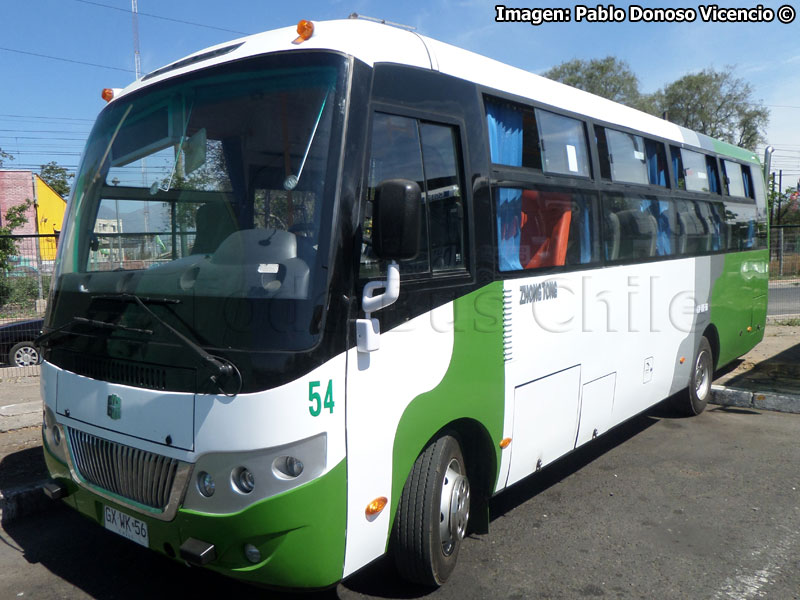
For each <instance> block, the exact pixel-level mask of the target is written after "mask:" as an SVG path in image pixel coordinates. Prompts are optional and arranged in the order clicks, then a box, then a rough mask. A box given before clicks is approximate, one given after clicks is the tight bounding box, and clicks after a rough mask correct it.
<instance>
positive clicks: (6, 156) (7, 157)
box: [0, 148, 14, 167]
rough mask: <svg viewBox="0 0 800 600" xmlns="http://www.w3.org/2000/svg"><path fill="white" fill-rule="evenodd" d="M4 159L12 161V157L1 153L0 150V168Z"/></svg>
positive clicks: (0, 150)
mask: <svg viewBox="0 0 800 600" xmlns="http://www.w3.org/2000/svg"><path fill="white" fill-rule="evenodd" d="M6 159H8V160H14V157H13V156H11V155H10V154H8V153H6V152H3V149H2V148H0V167H2V166H3V161H4V160H6Z"/></svg>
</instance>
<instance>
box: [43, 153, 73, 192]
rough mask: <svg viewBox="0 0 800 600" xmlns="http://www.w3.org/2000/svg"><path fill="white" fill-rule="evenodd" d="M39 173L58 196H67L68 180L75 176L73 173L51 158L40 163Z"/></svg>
mask: <svg viewBox="0 0 800 600" xmlns="http://www.w3.org/2000/svg"><path fill="white" fill-rule="evenodd" d="M39 175H40V176H41V178H42V179H43V180H44V181H45V182H46V183H47V185H49V186H50V187H51V188H53V190H55V192H56V193H57V194H58V195H59V196H61V197H62V198H66V197H67V196H69V191H70V184H69V180H70V179H73V178H74V177H75V174H74V173H69V172H68V171H67V169H66V168H65V167H62V166H61V165H59V164H58V163H57V162H56V161H54V160H52V161H50V162H49V163H47V164H46V165H42V168H41V170H40V171H39Z"/></svg>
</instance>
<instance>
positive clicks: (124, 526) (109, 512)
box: [103, 506, 150, 548]
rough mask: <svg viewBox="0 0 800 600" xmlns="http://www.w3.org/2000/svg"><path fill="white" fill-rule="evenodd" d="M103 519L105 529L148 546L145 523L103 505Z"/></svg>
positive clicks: (148, 537)
mask: <svg viewBox="0 0 800 600" xmlns="http://www.w3.org/2000/svg"><path fill="white" fill-rule="evenodd" d="M103 519H104V521H105V526H106V529H108V530H109V531H113V532H114V533H117V534H119V535H121V536H122V537H124V538H128V539H129V540H131V541H132V542H136V543H137V544H140V545H142V546H144V547H145V548H147V547H149V546H150V536H149V534H148V533H147V523H145V522H144V521H140V520H139V519H136V518H134V517H132V516H130V515H126V514H125V513H124V512H120V511H118V510H116V509H115V508H111V507H110V506H103Z"/></svg>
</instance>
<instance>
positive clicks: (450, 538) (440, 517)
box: [392, 435, 470, 586]
mask: <svg viewBox="0 0 800 600" xmlns="http://www.w3.org/2000/svg"><path fill="white" fill-rule="evenodd" d="M469 504H470V486H469V479H468V478H467V471H466V468H465V465H464V457H463V455H462V453H461V447H460V446H459V444H458V441H457V440H456V439H455V438H454V437H452V436H450V435H445V436H442V437H440V438H439V439H437V440H436V442H435V443H433V444H431V445H430V446H428V447H427V448H426V449H425V451H424V452H423V453H422V454H420V456H419V457H418V458H417V461H416V462H415V463H414V468H413V469H412V470H411V474H410V475H409V476H408V480H407V481H406V484H405V486H404V487H403V495H402V496H401V498H400V504H399V505H398V507H397V516H396V518H395V525H394V530H393V533H392V542H393V544H392V545H393V550H394V557H395V563H396V564H397V569H398V571H399V572H400V575H402V576H403V577H404V578H405V579H407V580H409V581H413V582H415V583H420V584H422V585H428V586H439V585H442V584H443V583H444V582H445V581H447V578H448V577H449V576H450V574H451V573H452V572H453V569H454V568H455V566H456V560H457V558H458V550H459V548H460V547H461V541H462V540H463V539H464V535H465V534H466V531H467V522H468V520H469Z"/></svg>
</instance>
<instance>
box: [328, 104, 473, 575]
mask: <svg viewBox="0 0 800 600" xmlns="http://www.w3.org/2000/svg"><path fill="white" fill-rule="evenodd" d="M460 153H461V151H460V143H459V128H458V127H457V126H456V125H451V124H441V123H432V122H429V121H426V120H423V119H420V118H417V117H415V116H414V117H412V116H402V115H398V114H389V113H386V112H375V113H374V114H373V118H372V139H371V144H370V160H369V163H368V165H369V166H368V171H367V178H368V181H367V186H366V188H367V192H366V208H365V215H364V219H363V225H362V228H363V232H364V235H363V245H362V248H361V260H360V265H359V278H358V279H359V282H360V283H359V287H358V292H359V294H361V293H362V292H363V290H364V288H365V286H366V285H367V283H368V282H371V281H383V280H385V279H386V278H387V262H388V261H387V260H383V258H382V257H380V256H377V255H376V254H375V253H374V252H373V251H372V247H371V235H372V227H373V223H372V207H373V204H374V202H375V196H376V191H377V190H378V188H379V186H380V184H381V183H382V182H385V181H390V180H398V179H399V180H405V181H406V182H413V183H415V184H417V185H418V186H419V188H420V191H421V197H420V201H421V205H422V206H421V231H420V240H419V251H418V253H417V255H416V257H414V258H411V259H408V260H402V261H400V263H399V264H400V267H399V268H400V292H399V297H398V298H397V300H396V302H394V303H392V304H391V305H388V306H385V307H383V308H380V309H376V310H375V312H373V313H371V314H370V317H371V318H372V319H375V320H377V322H378V323H379V327H380V333H379V336H378V338H377V349H373V346H371V345H369V346H368V347H363V348H362V349H361V350H362V351H359V349H358V347H352V348H350V350H349V351H348V357H347V388H348V389H347V416H346V427H347V454H348V458H347V475H348V476H347V482H348V484H347V504H348V507H347V545H346V551H345V565H344V576H347V575H349V574H350V573H352V572H354V571H355V570H357V569H359V568H361V567H362V566H363V565H365V564H367V563H368V562H370V561H372V560H373V559H375V558H377V557H379V556H381V555H382V554H383V553H384V552H385V551H386V548H387V540H388V536H389V531H390V524H391V521H392V516H393V515H392V514H391V513H392V507H394V506H396V500H397V498H399V494H400V493H401V491H402V486H400V489H399V490H398V489H396V488H397V485H396V482H395V478H394V477H393V475H394V474H393V462H394V450H395V448H394V445H395V438H396V436H397V432H398V427H399V425H400V423H401V420H402V419H403V417H404V414H405V413H406V410H407V408H408V407H409V405H410V404H411V403H412V402H414V401H415V400H419V399H420V398H421V397H422V396H425V397H426V400H424V402H428V401H429V400H428V399H430V398H431V397H433V396H436V394H438V393H439V391H440V390H437V388H438V386H439V385H440V384H441V382H442V380H443V379H444V378H445V374H446V373H447V372H448V369H449V367H450V363H451V357H452V356H453V348H454V327H453V304H454V303H453V298H455V296H456V293H455V292H454V291H453V290H454V289H455V286H454V283H453V282H456V284H457V283H458V282H459V281H462V280H464V279H468V278H469V274H468V273H467V269H466V258H465V229H464V220H465V218H464V198H463V195H462V189H463V188H462V184H461V175H460V169H459V168H458V161H459V155H460ZM440 277H441V278H444V279H446V280H447V281H448V283H449V287H447V288H446V289H442V290H438V289H437V287H439V286H437V280H438V279H439V278H440ZM387 287H388V286H387ZM359 308H360V309H362V308H363V307H361V306H360V307H359ZM362 316H364V313H363V311H361V312H360V314H359V318H361V317H362ZM367 348H369V350H371V351H367ZM431 393H432V394H431ZM439 401H440V398H439V397H438V396H437V397H436V398H435V399H434V400H431V402H433V403H438V402H439ZM431 412H434V411H431ZM420 425H424V424H420ZM419 450H421V448H420V449H419ZM403 477H405V474H403ZM378 498H385V499H386V500H387V501H388V505H387V507H386V508H385V509H384V510H383V511H382V512H380V513H379V514H377V515H371V516H368V515H366V514H365V509H366V507H367V505H368V504H370V503H371V502H372V501H373V500H376V499H378Z"/></svg>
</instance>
